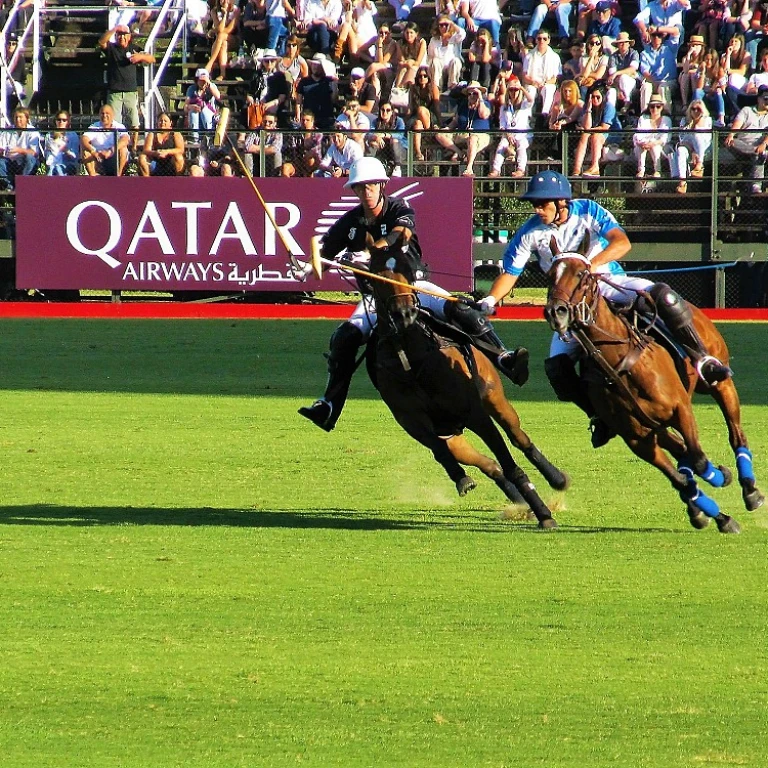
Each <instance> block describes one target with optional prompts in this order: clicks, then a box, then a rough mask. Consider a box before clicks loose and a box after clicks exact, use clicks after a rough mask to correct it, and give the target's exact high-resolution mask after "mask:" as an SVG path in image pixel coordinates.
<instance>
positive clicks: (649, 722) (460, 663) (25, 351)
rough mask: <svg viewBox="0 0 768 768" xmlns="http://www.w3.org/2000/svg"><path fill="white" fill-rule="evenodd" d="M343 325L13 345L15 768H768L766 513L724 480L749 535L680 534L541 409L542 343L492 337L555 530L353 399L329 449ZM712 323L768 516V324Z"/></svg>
mask: <svg viewBox="0 0 768 768" xmlns="http://www.w3.org/2000/svg"><path fill="white" fill-rule="evenodd" d="M333 327H334V323H323V322H280V323H267V322H224V321H219V322H207V321H183V322H160V321H138V322H131V321H121V322H108V321H5V322H4V323H3V332H2V336H1V337H0V349H2V361H3V362H2V374H0V382H2V389H3V390H4V391H3V406H4V407H3V409H2V416H3V418H2V421H0V448H1V449H2V457H3V472H2V483H1V484H0V492H1V493H2V495H1V496H0V498H1V499H2V506H0V587H1V589H2V592H1V593H0V594H2V600H1V601H0V627H2V629H1V631H0V658H1V659H2V667H1V668H0V701H2V712H3V716H2V718H0V762H1V763H2V766H3V768H17V767H19V768H20V767H21V766H24V767H27V766H29V767H30V768H31V767H32V766H34V768H44V767H47V766H51V767H54V766H55V767H56V768H64V767H66V768H70V767H77V768H80V767H81V766H82V767H83V768H85V767H91V766H92V767H93V768H97V767H98V768H105V767H107V766H121V768H122V767H125V768H147V767H149V766H151V767H152V768H159V767H165V766H184V767H185V768H186V767H188V766H195V767H197V766H200V768H203V767H205V768H214V767H215V768H219V767H220V768H230V767H232V766H279V767H282V766H294V765H303V766H317V767H318V768H321V767H322V768H324V767H325V766H361V767H367V766H374V765H376V766H403V768H422V767H424V768H443V767H446V768H448V767H451V768H452V767H456V768H462V767H469V768H474V767H475V766H477V767H480V766H483V767H486V766H487V767H488V768H502V767H504V768H529V767H533V766H542V767H546V768H560V767H563V768H564V767H566V766H568V767H569V768H570V767H573V768H598V767H602V766H611V767H617V768H624V767H626V768H639V767H641V766H642V767H643V768H645V767H654V768H671V767H675V768H677V767H679V766H691V768H701V767H704V768H706V766H717V767H718V768H719V767H721V766H754V767H755V768H763V767H764V766H766V765H768V683H767V682H766V681H767V680H768V653H767V648H768V641H767V640H766V637H767V636H768V610H766V608H767V604H768V600H766V594H765V589H766V584H768V560H767V557H766V556H767V555H768V514H766V512H765V511H763V510H759V511H757V512H754V513H747V512H745V511H744V510H743V508H742V506H741V498H740V492H739V488H738V485H734V486H732V487H729V488H726V489H721V490H713V491H712V494H711V495H713V497H714V498H716V499H717V500H718V502H719V503H720V504H721V507H722V508H723V509H724V510H725V511H727V512H728V513H729V514H733V515H734V516H735V517H736V518H737V519H738V520H739V522H740V523H741V524H742V527H743V533H742V535H741V536H724V535H721V534H718V533H717V531H716V529H715V527H714V526H710V528H709V529H707V530H705V531H694V530H693V529H692V528H690V526H689V525H688V521H687V516H686V514H685V511H684V509H683V506H682V503H681V502H680V501H679V500H678V499H677V497H676V495H675V493H674V492H673V491H672V489H671V488H670V487H669V486H668V485H667V483H666V481H665V480H664V478H663V477H662V476H661V475H660V474H659V473H656V472H655V471H654V470H652V469H651V468H650V467H647V466H646V465H644V464H642V463H641V462H640V461H639V460H637V459H635V458H634V457H632V456H631V455H630V454H629V452H628V451H627V449H626V448H625V447H624V446H623V445H621V444H619V442H618V441H613V442H612V443H611V444H609V445H608V446H606V448H604V449H601V450H600V451H592V450H591V448H590V447H589V437H588V433H587V431H586V423H585V420H584V419H583V418H582V417H580V415H579V414H578V412H577V411H576V409H575V408H574V407H573V406H569V405H567V404H561V403H558V402H556V401H554V400H553V398H552V396H551V394H550V391H549V387H548V385H547V384H546V382H545V377H544V374H543V370H542V365H541V360H542V358H543V357H544V355H545V352H546V349H547V346H548V339H549V332H548V331H547V329H546V328H545V326H544V325H543V324H542V323H499V330H500V333H501V335H502V336H503V337H504V338H505V339H507V340H508V341H509V342H510V343H522V342H524V343H525V344H526V345H527V346H529V347H530V349H531V350H532V358H533V361H534V370H533V373H532V377H531V381H530V382H529V384H528V385H526V387H525V388H523V389H522V390H518V389H516V388H514V387H511V386H510V387H509V390H508V394H509V395H510V396H511V397H513V399H514V402H515V403H516V405H517V407H518V410H519V412H520V414H521V418H522V420H523V424H524V426H525V427H526V428H527V429H528V431H529V432H530V433H531V435H532V436H533V438H534V440H535V441H536V443H537V444H538V445H539V447H540V448H541V449H542V450H543V451H544V452H545V453H546V454H547V455H548V456H549V457H550V458H551V459H552V460H553V461H555V462H557V463H558V464H560V465H561V466H562V467H563V468H564V469H566V470H567V471H568V472H569V473H570V475H571V477H572V479H573V486H572V488H571V490H569V491H568V492H567V493H565V494H557V493H554V492H551V491H549V490H548V489H545V488H544V486H543V484H542V482H538V483H537V485H538V488H539V490H540V491H541V492H542V495H543V496H544V497H545V498H546V499H547V500H548V501H549V502H550V503H551V504H552V505H553V507H554V508H555V509H556V517H557V518H558V520H559V522H560V525H561V528H560V529H559V530H558V531H557V532H553V533H544V532H539V531H537V530H536V529H535V526H534V525H533V524H532V523H529V522H526V521H515V520H507V519H504V518H503V515H502V513H503V512H504V510H505V503H504V498H503V497H502V495H501V494H500V492H499V491H498V489H497V488H496V487H495V485H493V484H492V483H490V482H488V481H486V480H485V479H484V478H478V480H479V483H478V488H477V490H476V491H474V493H473V494H470V495H469V496H467V497H466V498H463V499H459V498H458V497H457V496H456V495H455V492H454V489H453V484H452V483H451V482H450V481H449V480H448V478H447V477H445V476H444V474H443V472H442V470H441V469H440V468H439V467H438V466H437V465H436V464H434V462H433V461H432V459H431V457H430V456H429V455H428V454H427V452H426V451H425V450H424V449H423V448H421V446H419V445H417V444H416V443H414V442H412V441H411V440H410V439H409V438H407V437H406V435H405V434H404V433H402V432H401V431H400V430H399V429H398V428H397V427H396V425H395V424H394V421H393V420H392V418H391V416H390V415H389V413H388V412H387V411H386V409H385V408H384V406H383V404H382V403H381V402H380V401H379V400H378V399H377V398H376V396H375V392H374V391H373V389H372V387H371V386H370V384H369V383H368V382H367V380H366V379H365V377H364V375H358V377H357V379H356V381H355V384H354V386H353V400H352V401H351V402H350V404H349V408H348V410H347V411H346V412H345V415H344V418H343V420H342V421H341V423H340V424H339V428H338V429H337V430H336V431H335V432H334V433H332V434H330V435H328V434H325V433H324V432H321V431H320V430H318V429H316V428H314V427H312V426H311V425H310V424H308V423H307V422H304V420H303V419H301V418H300V417H299V416H297V414H296V408H297V407H298V406H299V405H301V404H304V403H307V402H309V401H311V400H312V399H313V398H314V397H315V396H316V395H318V394H319V393H320V392H321V390H322V387H323V384H324V381H325V374H324V361H323V360H322V358H321V352H322V351H324V350H325V348H326V345H327V338H328V336H329V334H330V332H331V330H332V328H333ZM721 327H722V330H723V332H724V333H725V334H726V336H727V339H728V341H729V344H730V345H731V350H732V353H733V366H734V368H735V370H736V373H737V376H738V382H739V386H740V392H741V395H742V400H743V404H744V420H745V424H746V428H747V431H748V434H749V436H750V440H751V445H752V448H753V451H754V454H755V469H756V472H757V474H758V479H759V480H760V485H761V487H762V489H763V490H764V491H766V490H768V468H767V467H766V461H765V457H766V456H768V429H766V427H768V407H767V405H766V384H765V350H766V348H768V327H766V326H764V325H759V324H724V325H722V326H721ZM696 410H697V414H698V416H699V421H700V426H701V432H702V437H703V442H704V444H705V447H706V448H707V450H708V452H709V454H710V456H711V458H712V459H713V461H715V463H725V464H728V465H729V466H731V467H733V459H732V456H731V454H730V450H729V448H728V445H727V441H726V434H725V430H724V427H723V424H722V421H721V419H720V416H719V413H718V412H717V411H716V409H715V407H714V405H712V404H710V402H709V401H708V400H705V399H702V400H698V401H697V406H696ZM523 461H524V460H523ZM526 467H527V465H526ZM527 468H529V467H527ZM529 469H530V468H529ZM472 472H473V473H474V470H472ZM531 472H533V470H532V469H531ZM532 477H533V475H532ZM534 479H537V478H534Z"/></svg>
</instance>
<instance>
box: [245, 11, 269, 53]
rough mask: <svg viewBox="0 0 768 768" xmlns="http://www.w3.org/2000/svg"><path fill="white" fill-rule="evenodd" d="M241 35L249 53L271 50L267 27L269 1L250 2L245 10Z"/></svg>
mask: <svg viewBox="0 0 768 768" xmlns="http://www.w3.org/2000/svg"><path fill="white" fill-rule="evenodd" d="M240 34H241V37H242V40H243V45H245V47H246V50H247V51H249V52H253V51H256V50H257V49H259V48H269V45H268V44H267V39H268V25H267V0H248V2H247V3H246V4H245V8H244V9H243V16H242V22H241V24H240Z"/></svg>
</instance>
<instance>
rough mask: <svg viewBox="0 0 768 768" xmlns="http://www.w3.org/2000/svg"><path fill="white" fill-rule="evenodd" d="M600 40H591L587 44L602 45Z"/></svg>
mask: <svg viewBox="0 0 768 768" xmlns="http://www.w3.org/2000/svg"><path fill="white" fill-rule="evenodd" d="M600 43H601V41H600V40H590V41H589V42H588V43H587V45H600Z"/></svg>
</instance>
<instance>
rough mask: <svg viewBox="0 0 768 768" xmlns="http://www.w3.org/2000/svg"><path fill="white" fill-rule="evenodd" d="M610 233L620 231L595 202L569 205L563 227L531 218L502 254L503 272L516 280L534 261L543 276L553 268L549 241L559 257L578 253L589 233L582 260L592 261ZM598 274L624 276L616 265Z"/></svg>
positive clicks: (602, 267)
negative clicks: (557, 249)
mask: <svg viewBox="0 0 768 768" xmlns="http://www.w3.org/2000/svg"><path fill="white" fill-rule="evenodd" d="M613 229H620V230H621V231H622V232H623V231H624V230H623V229H621V225H620V224H619V222H618V221H616V218H615V217H614V215H613V214H612V213H611V212H610V211H607V210H606V209H605V208H603V206H602V205H600V204H599V203H596V202H595V201H594V200H571V201H570V202H569V203H568V218H567V219H566V221H565V224H561V225H559V226H558V225H556V224H550V225H546V224H543V223H542V221H541V219H540V218H539V217H538V216H535V215H534V216H531V218H530V219H528V221H526V222H525V224H523V226H522V227H520V229H518V230H517V232H515V234H514V237H513V238H512V239H511V240H510V241H509V245H508V246H507V250H506V251H504V271H505V272H507V273H508V274H510V275H515V276H519V275H521V274H522V273H523V270H524V269H525V265H526V264H527V263H528V260H529V259H530V258H531V257H533V258H534V259H536V260H537V261H538V263H539V266H540V267H541V269H542V271H543V272H548V271H549V268H550V267H551V266H552V261H553V256H552V250H551V248H550V241H551V239H552V237H554V238H555V243H556V244H557V247H558V248H559V249H560V252H561V253H564V252H566V251H571V252H573V251H578V250H579V246H580V245H581V242H582V240H583V239H584V235H585V234H586V233H587V232H588V233H589V242H590V245H589V250H588V252H587V253H586V254H585V256H586V257H587V258H588V259H590V260H592V259H593V258H594V257H595V256H596V255H597V254H598V253H600V252H601V251H602V250H603V249H604V248H605V247H606V245H608V240H607V239H606V235H607V234H608V233H609V232H610V231H611V230H613ZM597 271H598V272H608V273H610V274H614V275H617V274H618V275H621V274H624V270H623V269H622V267H621V265H620V264H619V262H618V261H610V262H608V263H607V264H603V265H602V266H600V267H598V269H597Z"/></svg>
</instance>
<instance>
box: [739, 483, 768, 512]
mask: <svg viewBox="0 0 768 768" xmlns="http://www.w3.org/2000/svg"><path fill="white" fill-rule="evenodd" d="M741 495H742V497H743V499H744V506H745V507H746V509H747V512H754V511H755V510H756V509H757V508H758V507H762V506H763V503H764V502H765V497H764V496H763V494H762V493H760V491H758V490H757V488H753V489H752V490H751V491H747V489H746V488H743V489H742V491H741Z"/></svg>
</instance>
